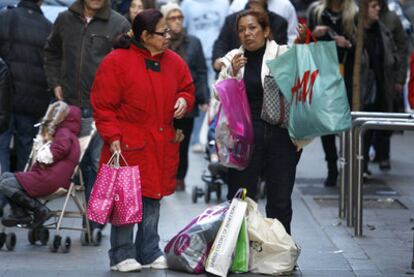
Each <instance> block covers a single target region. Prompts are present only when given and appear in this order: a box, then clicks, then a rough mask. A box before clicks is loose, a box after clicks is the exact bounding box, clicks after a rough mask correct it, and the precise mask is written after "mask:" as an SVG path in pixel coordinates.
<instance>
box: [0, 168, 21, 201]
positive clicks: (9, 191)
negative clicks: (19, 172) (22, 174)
mask: <svg viewBox="0 0 414 277" xmlns="http://www.w3.org/2000/svg"><path fill="white" fill-rule="evenodd" d="M17 191H21V192H24V193H25V194H26V191H25V190H24V189H23V187H22V186H21V185H20V183H19V181H17V179H16V177H15V176H14V174H13V173H10V172H4V173H3V174H2V175H1V176H0V193H2V194H3V195H4V196H6V197H7V198H11V197H12V196H13V194H14V193H15V192H17Z"/></svg>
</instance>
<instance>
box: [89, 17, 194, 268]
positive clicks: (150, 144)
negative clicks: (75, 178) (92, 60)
mask: <svg viewBox="0 0 414 277" xmlns="http://www.w3.org/2000/svg"><path fill="white" fill-rule="evenodd" d="M132 30H133V32H134V37H133V38H132V43H131V47H129V48H128V49H117V50H115V51H112V52H111V53H110V54H109V55H108V56H107V57H106V58H105V59H104V60H103V61H102V63H101V65H100V67H99V69H98V71H97V73H96V76H95V81H94V84H93V88H92V92H91V103H92V107H93V113H94V118H95V121H96V126H97V129H98V132H99V134H100V135H101V137H102V138H103V140H104V147H103V149H102V155H101V163H105V162H107V161H108V160H109V158H110V156H111V153H113V152H115V151H118V152H122V155H123V156H124V157H125V159H126V161H127V162H128V164H129V165H138V166H139V169H140V174H141V187H142V195H143V199H142V202H143V219H142V222H141V223H139V224H138V231H137V235H136V239H135V246H134V244H133V241H132V237H133V227H134V226H133V225H127V226H122V227H117V226H112V229H111V249H110V250H109V257H110V263H111V269H112V270H115V271H134V270H140V269H141V267H151V268H158V269H165V268H167V264H166V261H165V258H164V256H163V253H162V252H161V250H160V248H159V245H158V243H159V235H158V231H157V229H158V219H159V209H160V199H161V198H162V197H163V196H166V195H169V194H172V193H173V192H174V190H175V185H176V172H177V167H178V149H179V140H178V139H177V138H176V137H177V136H176V130H175V129H174V127H173V119H174V118H182V117H183V116H184V115H185V114H186V113H187V112H188V111H189V110H190V109H191V108H192V106H193V103H194V86H193V81H192V78H191V73H190V71H189V69H188V67H187V65H186V63H185V62H184V60H182V59H181V58H180V57H179V56H178V55H177V54H175V53H174V52H172V51H170V50H168V44H169V40H170V34H169V30H168V29H167V28H166V25H165V21H164V19H163V17H162V14H161V13H160V12H159V11H157V10H153V9H149V10H145V11H143V12H141V13H140V14H138V15H137V17H136V18H135V20H134V23H133V27H132ZM141 265H142V266H141Z"/></svg>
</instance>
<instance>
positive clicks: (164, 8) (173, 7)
mask: <svg viewBox="0 0 414 277" xmlns="http://www.w3.org/2000/svg"><path fill="white" fill-rule="evenodd" d="M175 10H178V11H180V12H181V13H183V11H182V10H181V8H180V6H179V5H178V4H176V3H173V2H168V3H167V4H165V5H162V6H161V8H160V11H161V13H162V15H163V16H164V18H165V17H167V16H168V14H169V13H170V12H172V11H175Z"/></svg>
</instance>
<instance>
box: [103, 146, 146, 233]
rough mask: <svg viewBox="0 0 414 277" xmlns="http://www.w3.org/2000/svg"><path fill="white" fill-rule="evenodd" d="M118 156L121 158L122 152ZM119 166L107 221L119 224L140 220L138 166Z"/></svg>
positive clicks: (140, 204) (140, 203) (140, 198)
mask: <svg viewBox="0 0 414 277" xmlns="http://www.w3.org/2000/svg"><path fill="white" fill-rule="evenodd" d="M119 156H120V157H121V158H123V156H122V154H121V153H119ZM124 162H125V164H126V166H120V167H119V168H118V169H117V170H118V175H117V178H116V182H115V193H114V206H113V209H112V213H111V217H110V220H109V222H110V223H111V224H112V225H116V226H121V225H127V224H133V223H138V222H141V221H142V195H141V179H140V173H139V169H138V166H128V164H127V162H126V161H125V159H124Z"/></svg>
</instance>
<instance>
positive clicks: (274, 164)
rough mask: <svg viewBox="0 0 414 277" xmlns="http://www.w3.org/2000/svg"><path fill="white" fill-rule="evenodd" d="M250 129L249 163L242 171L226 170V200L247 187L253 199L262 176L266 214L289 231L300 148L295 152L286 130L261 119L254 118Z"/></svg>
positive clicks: (248, 193)
mask: <svg viewBox="0 0 414 277" xmlns="http://www.w3.org/2000/svg"><path fill="white" fill-rule="evenodd" d="M253 128H254V141H255V142H254V148H253V153H252V157H251V161H250V164H249V166H248V167H247V168H246V169H244V170H242V171H239V170H236V169H229V172H228V185H229V193H228V195H227V199H231V198H232V197H233V196H234V194H235V193H236V191H237V190H238V189H239V188H242V187H244V188H247V195H248V196H249V197H250V198H253V199H254V198H255V197H256V193H257V185H258V181H259V177H260V176H262V177H263V179H264V181H265V182H266V192H267V203H266V216H267V217H270V218H277V219H278V220H279V221H280V222H281V223H282V224H283V226H284V227H285V229H286V231H287V232H288V233H290V222H291V220H292V200H291V194H292V190H293V185H294V183H295V176H296V165H297V163H298V162H299V159H300V155H301V151H300V152H297V150H296V147H295V145H293V143H292V141H291V140H290V138H289V133H288V131H287V129H283V128H279V127H277V126H274V125H270V124H267V123H266V122H264V121H262V120H254V121H253Z"/></svg>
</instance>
